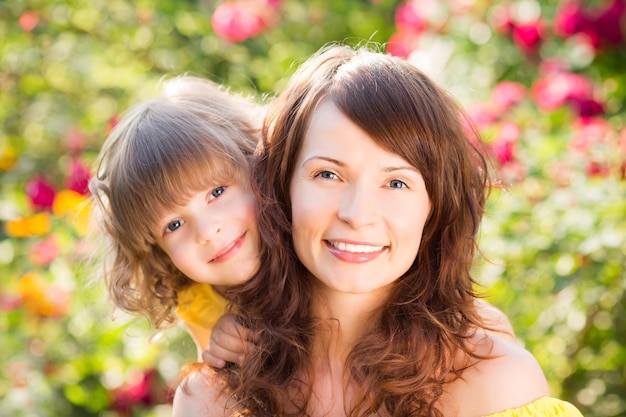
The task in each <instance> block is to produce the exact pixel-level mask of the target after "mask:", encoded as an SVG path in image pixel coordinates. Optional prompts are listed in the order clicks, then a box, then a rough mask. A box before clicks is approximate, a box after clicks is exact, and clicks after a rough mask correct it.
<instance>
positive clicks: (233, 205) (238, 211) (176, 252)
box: [158, 184, 259, 285]
mask: <svg viewBox="0 0 626 417" xmlns="http://www.w3.org/2000/svg"><path fill="white" fill-rule="evenodd" d="M254 206H255V204H254V196H253V195H252V192H251V191H250V190H248V189H247V188H245V187H243V186H242V185H241V184H223V185H217V184H216V185H214V186H211V187H209V188H208V189H206V190H203V191H200V192H197V193H193V194H192V195H191V197H190V198H189V199H188V200H186V201H185V202H184V203H182V204H181V205H179V206H176V207H174V208H172V209H171V210H169V211H168V212H166V213H164V214H163V215H162V216H161V217H160V219H159V221H158V227H159V229H158V233H159V245H160V246H161V248H162V249H163V250H164V251H165V252H166V253H167V255H168V256H169V257H170V259H171V260H172V262H173V263H174V265H175V266H176V267H177V268H178V269H180V270H181V271H182V272H183V273H184V274H185V275H186V276H188V277H189V278H191V279H192V280H194V281H196V282H200V283H204V284H211V285H237V284H241V283H243V282H245V281H247V280H248V279H250V278H251V277H252V275H253V274H254V273H255V272H256V271H257V269H258V267H259V246H258V245H259V243H258V242H259V233H258V229H257V223H256V212H255V207H254Z"/></svg>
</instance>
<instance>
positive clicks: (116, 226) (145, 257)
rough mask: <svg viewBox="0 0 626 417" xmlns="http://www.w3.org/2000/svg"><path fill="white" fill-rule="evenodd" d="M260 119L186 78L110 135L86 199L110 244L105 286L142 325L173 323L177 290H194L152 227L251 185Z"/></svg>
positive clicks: (235, 99)
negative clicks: (220, 191)
mask: <svg viewBox="0 0 626 417" xmlns="http://www.w3.org/2000/svg"><path fill="white" fill-rule="evenodd" d="M262 113H263V112H262V110H261V107H259V106H257V105H255V104H254V103H253V102H252V101H251V100H248V99H245V98H244V97H240V96H236V95H235V94H231V93H228V92H227V91H225V90H223V89H221V88H220V87H219V86H218V85H217V84H214V83H212V82H210V81H208V80H205V79H201V78H196V77H191V76H180V77H176V78H173V79H170V80H168V81H166V82H165V83H164V84H163V90H162V94H161V96H160V97H158V98H155V99H152V100H148V101H145V102H142V103H139V104H137V105H135V106H134V107H132V108H131V109H129V110H128V111H127V112H126V113H125V114H124V116H123V117H122V119H121V120H120V121H119V123H118V124H117V125H116V126H115V127H114V129H113V130H112V131H111V133H110V134H109V136H108V137H107V139H106V141H105V142H104V145H103V147H102V149H101V151H100V155H99V159H98V166H97V172H96V175H95V176H94V177H93V178H92V179H91V181H90V184H89V189H90V190H91V193H92V196H93V201H94V203H95V204H94V207H95V210H94V211H95V214H96V215H95V217H96V223H97V225H98V226H99V228H98V230H101V231H103V232H104V235H105V236H104V238H105V240H106V242H107V248H106V250H105V253H104V256H105V259H104V278H105V280H106V283H107V288H108V293H109V296H110V298H111V300H112V301H113V303H114V305H115V306H117V307H119V308H121V309H122V310H124V311H127V312H130V313H133V314H141V315H144V316H146V317H147V318H148V319H149V320H150V321H151V322H152V323H153V324H154V325H155V327H156V328H157V329H158V328H160V327H161V326H165V325H168V324H169V323H171V322H173V321H174V320H175V316H174V312H173V309H174V308H175V307H176V305H177V302H176V297H177V290H178V289H180V288H182V287H184V286H187V285H189V284H190V283H191V280H190V279H189V278H187V277H186V276H184V275H183V274H182V273H181V272H180V271H178V269H177V268H176V267H175V266H174V264H173V263H172V262H171V260H170V259H169V257H168V256H167V255H166V254H165V252H164V251H163V250H161V248H160V247H159V245H158V237H159V231H157V230H155V228H156V221H157V219H158V218H159V217H160V215H161V214H162V213H163V212H164V211H166V210H168V209H170V208H171V207H173V206H175V205H176V204H180V202H181V199H183V198H184V197H185V195H186V194H190V193H192V192H195V191H199V190H202V189H205V188H206V187H208V186H209V184H211V183H213V184H214V183H215V181H217V180H224V181H225V182H233V181H237V182H241V183H243V184H248V182H249V181H248V179H249V166H250V162H251V159H252V156H253V154H254V150H255V149H256V147H257V145H258V142H259V140H260V136H261V122H262V116H263V114H262Z"/></svg>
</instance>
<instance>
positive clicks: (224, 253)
mask: <svg viewBox="0 0 626 417" xmlns="http://www.w3.org/2000/svg"><path fill="white" fill-rule="evenodd" d="M245 238H246V233H244V234H243V235H241V236H240V237H239V238H238V239H236V240H234V241H233V242H231V243H230V244H229V245H228V246H226V247H225V248H224V249H222V250H221V251H220V252H219V253H218V254H217V255H216V256H215V258H213V259H211V260H210V261H209V263H222V262H226V261H228V260H229V259H231V258H232V257H233V256H235V255H236V254H237V252H239V249H241V247H242V246H243V242H244V240H245Z"/></svg>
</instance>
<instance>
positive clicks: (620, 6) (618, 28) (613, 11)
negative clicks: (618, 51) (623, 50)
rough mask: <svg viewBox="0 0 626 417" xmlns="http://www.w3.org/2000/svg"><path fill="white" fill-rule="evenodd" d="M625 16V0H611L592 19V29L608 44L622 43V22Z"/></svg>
mask: <svg viewBox="0 0 626 417" xmlns="http://www.w3.org/2000/svg"><path fill="white" fill-rule="evenodd" d="M624 16H626V0H613V3H611V4H610V5H609V7H607V8H606V9H605V10H603V11H602V12H600V13H599V15H598V16H597V17H596V18H595V19H594V21H593V28H594V30H595V31H596V32H597V33H598V34H599V35H600V38H601V39H602V40H604V41H605V42H606V43H607V44H609V45H621V44H622V43H624V32H623V25H622V22H623V20H624Z"/></svg>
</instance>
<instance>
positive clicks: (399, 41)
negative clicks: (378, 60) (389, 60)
mask: <svg viewBox="0 0 626 417" xmlns="http://www.w3.org/2000/svg"><path fill="white" fill-rule="evenodd" d="M419 39H420V33H419V32H414V31H411V30H403V29H400V30H399V31H397V32H396V33H394V34H393V35H391V37H390V38H389V41H388V42H387V52H388V53H389V54H390V55H393V56H397V57H400V58H408V57H409V55H411V52H413V51H414V50H415V49H417V46H418V44H419Z"/></svg>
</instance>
